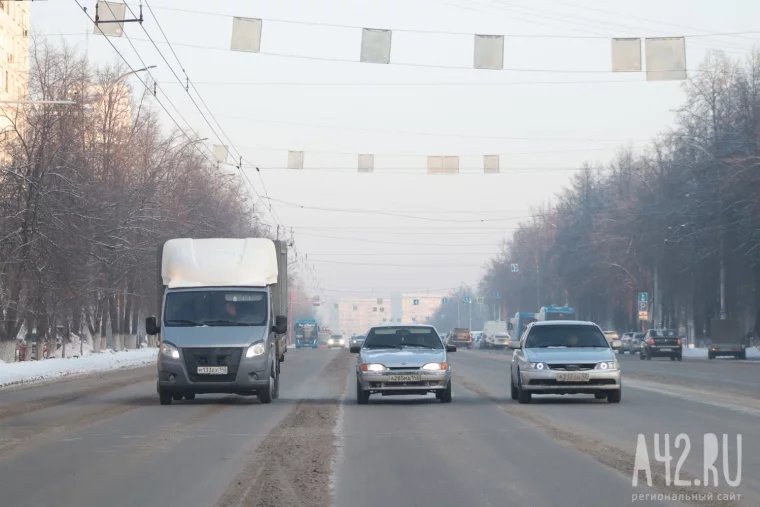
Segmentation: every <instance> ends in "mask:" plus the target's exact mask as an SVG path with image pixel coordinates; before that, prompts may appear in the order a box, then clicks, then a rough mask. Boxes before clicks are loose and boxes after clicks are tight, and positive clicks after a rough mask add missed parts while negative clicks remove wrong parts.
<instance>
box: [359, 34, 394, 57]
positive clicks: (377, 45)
mask: <svg viewBox="0 0 760 507" xmlns="http://www.w3.org/2000/svg"><path fill="white" fill-rule="evenodd" d="M359 60H360V61H361V62H364V63H385V64H388V63H391V31H390V30H380V29H377V28H363V29H362V48H361V55H360V58H359Z"/></svg>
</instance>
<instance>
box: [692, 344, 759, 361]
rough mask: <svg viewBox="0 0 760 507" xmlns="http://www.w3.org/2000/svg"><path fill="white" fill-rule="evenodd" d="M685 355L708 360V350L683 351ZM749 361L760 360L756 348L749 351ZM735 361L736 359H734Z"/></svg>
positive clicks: (750, 348)
mask: <svg viewBox="0 0 760 507" xmlns="http://www.w3.org/2000/svg"><path fill="white" fill-rule="evenodd" d="M683 355H684V357H703V358H705V359H707V348H704V347H703V348H699V349H697V348H694V349H688V348H684V349H683ZM718 359H722V358H718ZM747 359H760V350H758V349H757V348H756V347H749V348H748V349H747ZM734 360H735V359H734Z"/></svg>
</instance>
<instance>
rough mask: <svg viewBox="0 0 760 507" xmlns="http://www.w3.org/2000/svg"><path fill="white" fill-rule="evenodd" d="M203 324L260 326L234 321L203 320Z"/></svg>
mask: <svg viewBox="0 0 760 507" xmlns="http://www.w3.org/2000/svg"><path fill="white" fill-rule="evenodd" d="M203 323H204V324H207V325H212V326H260V325H261V324H254V323H252V322H236V321H234V320H204V321H203Z"/></svg>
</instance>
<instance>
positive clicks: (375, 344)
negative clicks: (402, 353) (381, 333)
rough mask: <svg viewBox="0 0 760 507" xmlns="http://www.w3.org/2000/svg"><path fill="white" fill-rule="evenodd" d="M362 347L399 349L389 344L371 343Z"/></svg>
mask: <svg viewBox="0 0 760 507" xmlns="http://www.w3.org/2000/svg"><path fill="white" fill-rule="evenodd" d="M364 347H366V348H368V349H399V348H401V345H392V344H389V343H379V344H378V343H371V344H369V345H366V344H365V345H364Z"/></svg>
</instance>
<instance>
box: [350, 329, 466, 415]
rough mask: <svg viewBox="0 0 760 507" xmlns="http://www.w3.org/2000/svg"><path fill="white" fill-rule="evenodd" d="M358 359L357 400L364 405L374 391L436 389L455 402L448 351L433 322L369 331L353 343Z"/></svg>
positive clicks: (445, 399)
mask: <svg viewBox="0 0 760 507" xmlns="http://www.w3.org/2000/svg"><path fill="white" fill-rule="evenodd" d="M350 350H351V352H352V353H355V354H358V355H359V357H358V359H357V361H356V402H357V403H359V404H360V405H364V404H366V403H368V402H369V397H370V395H372V394H382V395H383V396H396V395H410V394H416V395H425V394H428V393H435V397H436V398H437V399H439V400H440V401H441V402H443V403H450V402H451V367H450V365H449V362H448V353H449V352H454V351H456V347H455V346H453V345H444V343H443V341H442V340H441V337H440V336H439V335H438V333H437V332H436V331H435V329H434V328H433V327H432V326H423V325H409V326H406V325H405V326H378V327H373V328H372V329H370V330H369V333H367V338H366V339H365V340H364V343H363V344H362V346H361V347H358V346H352V347H351V349H350Z"/></svg>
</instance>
